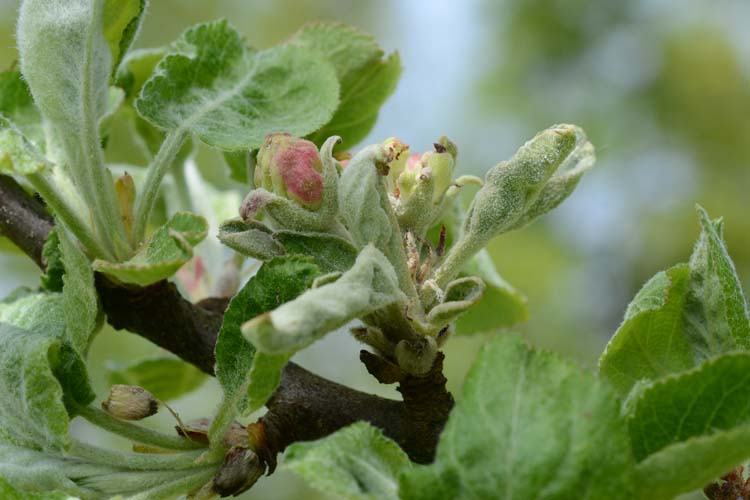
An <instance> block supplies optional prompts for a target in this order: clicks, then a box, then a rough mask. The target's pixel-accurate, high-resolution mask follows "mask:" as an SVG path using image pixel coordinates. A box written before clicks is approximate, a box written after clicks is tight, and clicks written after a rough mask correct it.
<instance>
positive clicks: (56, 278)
mask: <svg viewBox="0 0 750 500" xmlns="http://www.w3.org/2000/svg"><path fill="white" fill-rule="evenodd" d="M42 261H43V263H44V267H45V272H44V274H43V275H42V277H41V281H42V288H44V289H45V290H47V291H48V292H61V291H62V289H63V275H64V274H65V266H63V263H62V255H61V254H60V238H58V237H57V228H54V229H52V231H50V233H49V235H48V236H47V239H46V240H45V242H44V247H42Z"/></svg>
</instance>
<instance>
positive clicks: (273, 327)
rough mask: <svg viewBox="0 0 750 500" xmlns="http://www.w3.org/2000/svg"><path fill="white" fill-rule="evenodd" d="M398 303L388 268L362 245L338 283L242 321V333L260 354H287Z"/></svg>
mask: <svg viewBox="0 0 750 500" xmlns="http://www.w3.org/2000/svg"><path fill="white" fill-rule="evenodd" d="M402 300H405V296H404V294H403V293H402V292H401V290H400V289H399V284H398V277H397V276H396V273H395V271H394V270H393V267H392V266H391V264H390V263H389V262H388V259H386V257H385V256H384V255H383V254H382V253H381V252H380V251H379V250H377V249H376V248H375V247H373V246H372V245H368V246H366V247H365V248H364V249H363V250H362V251H361V252H360V254H359V256H358V257H357V260H356V261H355V262H354V265H353V266H352V267H351V269H349V270H348V271H346V272H345V273H344V274H342V275H341V277H340V278H339V279H338V280H336V281H334V282H333V283H328V284H326V285H323V286H321V287H319V288H314V289H311V290H308V291H307V292H305V293H304V294H302V295H300V296H299V297H297V298H296V299H294V300H292V301H290V302H286V303H285V304H283V305H281V306H280V307H277V308H276V309H274V310H273V311H271V312H269V313H265V314H262V315H260V316H258V317H256V318H254V319H252V320H250V321H248V322H247V323H245V324H243V325H242V334H243V335H244V336H245V338H247V339H248V340H250V342H252V344H253V345H255V347H256V348H257V349H258V350H260V351H263V352H265V353H268V354H292V353H294V352H296V351H298V350H300V349H302V348H304V347H306V346H308V345H309V344H311V343H313V342H314V341H316V340H317V339H319V338H320V337H322V336H324V335H325V334H326V333H328V332H331V331H333V330H335V329H336V328H339V327H341V326H344V325H345V324H346V323H348V322H349V321H351V320H353V319H355V318H358V317H362V316H366V315H367V314H370V313H372V312H374V311H376V310H378V309H381V308H383V307H386V306H388V305H391V304H394V303H396V302H399V301H402Z"/></svg>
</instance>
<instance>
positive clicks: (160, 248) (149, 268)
mask: <svg viewBox="0 0 750 500" xmlns="http://www.w3.org/2000/svg"><path fill="white" fill-rule="evenodd" d="M207 232H208V223H207V222H206V220H205V219H204V218H203V217H201V216H199V215H195V214H191V213H187V212H179V213H177V214H175V215H173V216H172V218H171V219H169V221H167V223H166V224H164V225H163V226H161V227H160V228H159V229H157V230H156V231H155V232H154V234H153V235H152V236H151V238H150V239H149V241H147V242H146V243H144V244H143V246H142V247H141V249H140V250H138V252H137V253H136V254H135V255H134V256H133V257H131V258H130V259H129V260H127V261H125V262H108V261H104V260H101V259H97V260H95V261H94V263H93V268H94V270H95V271H99V272H102V273H105V274H108V275H110V276H112V277H114V278H116V279H117V280H119V281H121V282H123V283H133V284H136V285H140V286H147V285H150V284H152V283H155V282H157V281H160V280H163V279H165V278H168V277H170V276H172V275H173V274H174V273H175V272H177V270H178V269H179V268H180V267H182V265H183V264H185V263H186V262H187V261H188V260H190V258H191V257H192V256H193V247H194V246H195V245H197V244H198V243H200V242H201V241H202V240H203V238H205V237H206V234H207Z"/></svg>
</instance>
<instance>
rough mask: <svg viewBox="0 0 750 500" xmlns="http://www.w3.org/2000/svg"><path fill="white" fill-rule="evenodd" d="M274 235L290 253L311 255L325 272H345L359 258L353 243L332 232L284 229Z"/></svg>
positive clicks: (321, 270)
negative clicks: (306, 231) (305, 231)
mask: <svg viewBox="0 0 750 500" xmlns="http://www.w3.org/2000/svg"><path fill="white" fill-rule="evenodd" d="M274 237H275V238H276V240H277V241H278V242H279V243H281V244H282V245H283V247H284V250H285V251H286V252H287V253H288V254H291V255H295V254H297V255H305V256H307V257H311V258H312V259H313V262H314V263H315V264H316V265H317V266H318V267H319V268H320V272H321V273H323V274H326V273H332V272H337V271H338V272H342V273H343V272H345V271H346V270H347V269H349V268H350V267H352V266H353V265H354V261H355V260H356V259H357V249H356V248H354V246H353V245H352V244H351V243H349V242H348V241H346V240H345V239H343V238H340V237H338V236H334V235H331V234H323V233H302V232H297V231H283V230H282V231H278V232H276V234H275V235H274Z"/></svg>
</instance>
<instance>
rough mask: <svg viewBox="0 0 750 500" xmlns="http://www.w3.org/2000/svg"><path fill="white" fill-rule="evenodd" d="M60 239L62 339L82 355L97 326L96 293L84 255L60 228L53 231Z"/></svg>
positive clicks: (97, 295)
mask: <svg viewBox="0 0 750 500" xmlns="http://www.w3.org/2000/svg"><path fill="white" fill-rule="evenodd" d="M56 232H57V236H58V239H59V240H60V253H61V254H62V265H63V267H64V268H65V274H64V275H63V283H64V285H63V289H62V303H63V307H64V311H65V322H66V324H67V329H66V339H67V340H68V342H69V343H70V345H72V346H73V347H74V348H75V350H76V351H77V352H78V353H79V354H80V355H81V356H85V355H86V352H87V351H88V347H89V343H90V341H91V335H92V334H93V333H94V332H95V331H96V330H97V329H98V325H97V319H98V318H99V294H98V293H97V291H96V287H95V285H94V271H93V269H91V264H90V263H89V260H88V258H87V257H86V256H85V255H84V254H83V252H82V251H81V250H80V249H79V248H78V246H77V245H76V244H75V243H74V242H73V241H71V239H70V236H69V235H68V234H67V233H66V232H65V231H64V230H62V231H61V230H56Z"/></svg>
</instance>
